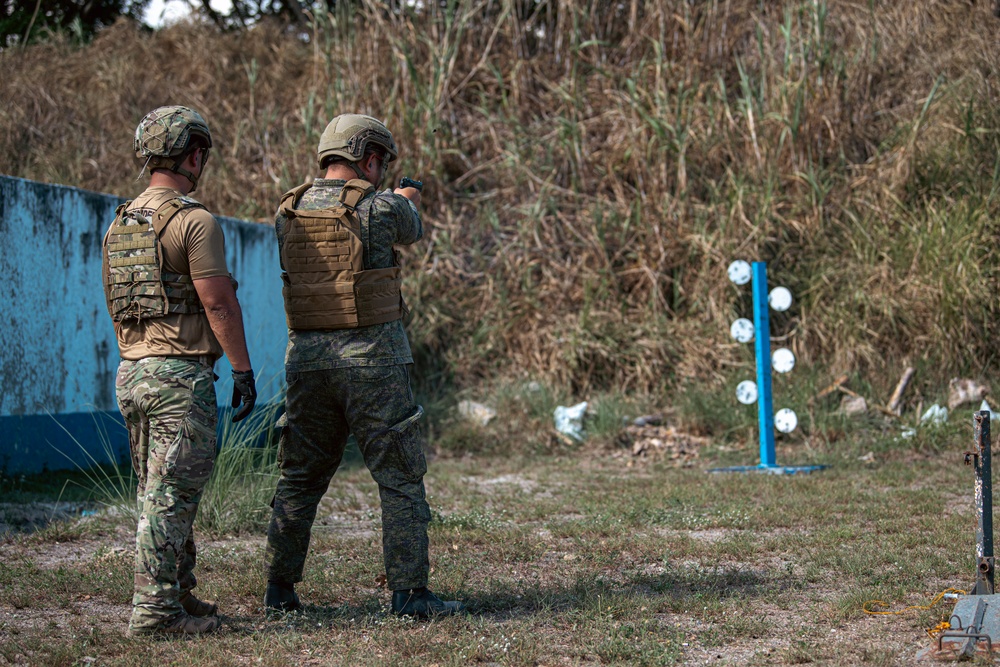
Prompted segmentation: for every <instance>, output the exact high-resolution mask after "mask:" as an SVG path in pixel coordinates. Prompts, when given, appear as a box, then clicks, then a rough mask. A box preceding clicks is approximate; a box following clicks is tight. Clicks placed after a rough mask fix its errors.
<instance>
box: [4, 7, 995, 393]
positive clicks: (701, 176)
mask: <svg viewBox="0 0 1000 667" xmlns="http://www.w3.org/2000/svg"><path fill="white" fill-rule="evenodd" d="M997 26H998V24H997V23H996V19H995V18H994V17H992V15H991V14H990V12H989V7H986V6H984V5H982V4H981V3H980V4H969V3H942V2H937V1H936V0H916V1H915V2H910V3H893V2H857V1H855V0H810V1H808V2H803V1H798V0H796V1H793V0H784V1H782V2H760V1H759V0H729V1H727V2H720V1H716V0H712V1H709V2H700V3H689V2H681V1H680V0H653V1H651V2H638V1H637V0H631V1H630V2H625V3H583V2H578V1H577V0H568V1H566V2H560V3H512V2H508V1H507V0H450V1H449V2H445V3H428V4H423V5H420V6H419V7H418V6H414V7H409V8H399V9H390V8H389V6H387V5H385V4H383V3H375V2H372V1H370V0H365V1H363V2H360V3H357V4H352V3H337V5H336V10H335V11H334V12H332V13H329V14H322V13H318V14H316V15H314V17H313V24H312V26H311V27H310V29H309V30H308V31H307V32H306V33H302V34H300V33H298V32H297V31H295V30H293V29H291V28H289V27H287V26H283V25H278V24H275V23H262V24H260V25H257V26H255V27H253V28H252V29H250V30H247V31H242V32H232V33H219V32H217V31H216V30H215V29H214V28H212V27H211V26H209V25H207V24H206V23H201V22H197V21H195V22H192V23H188V24H183V25H178V26H175V27H171V28H168V29H164V30H161V31H158V32H155V33H153V34H144V33H142V32H141V31H140V30H139V29H138V28H136V27H135V26H133V25H131V24H129V23H127V22H123V23H120V24H118V25H115V26H114V27H112V28H110V29H108V30H106V31H104V32H102V33H101V34H99V35H98V36H97V37H96V39H94V41H93V42H92V43H90V44H87V45H78V44H77V43H75V42H74V41H73V40H72V39H70V38H69V37H65V36H63V37H60V36H56V37H54V38H53V39H52V40H51V41H50V42H48V43H44V44H38V45H33V46H31V47H29V48H27V49H25V50H20V49H18V50H16V51H11V50H7V51H3V52H2V53H0V93H2V95H3V97H4V99H5V100H8V102H7V103H6V104H5V105H3V108H0V128H2V129H3V130H4V131H3V132H0V171H2V172H5V173H10V174H15V175H18V176H24V177H28V178H36V179H40V180H46V181H54V182H60V183H67V184H71V185H78V186H81V187H86V188H90V189H95V190H102V191H108V192H114V193H118V194H121V195H129V194H133V193H134V192H135V191H136V190H137V189H138V188H139V187H140V185H139V184H136V183H134V182H133V180H132V179H133V178H134V175H135V172H136V171H137V166H136V165H135V163H134V160H133V158H132V156H131V153H130V149H131V133H132V130H133V128H134V126H135V123H136V122H137V120H138V119H139V118H140V117H141V116H142V115H143V114H144V113H145V112H146V111H148V110H149V109H150V108H152V107H154V106H156V105H159V104H165V103H184V104H190V105H193V106H195V107H197V108H199V109H200V110H202V111H203V112H204V114H205V116H206V117H207V118H208V119H209V122H210V124H211V126H212V129H213V133H214V135H215V137H216V145H217V147H218V148H217V150H216V157H215V158H213V162H212V163H211V168H210V173H209V174H208V175H207V176H206V179H205V180H204V182H203V185H202V186H201V187H200V188H199V196H200V197H202V198H203V200H204V201H205V202H206V203H207V204H208V205H209V206H210V207H211V208H212V209H213V210H217V211H219V212H221V213H227V214H234V215H241V216H245V217H250V218H253V219H259V220H261V221H268V220H269V219H270V216H271V213H272V211H273V209H274V207H275V205H276V202H277V201H278V198H279V196H280V193H281V192H282V191H284V190H285V189H287V188H289V187H291V186H293V185H295V184H297V183H298V182H300V181H303V180H305V179H307V178H310V177H311V176H313V175H315V173H316V168H315V164H314V156H315V144H316V142H317V139H318V136H319V133H320V132H321V131H322V128H323V126H324V125H325V123H326V122H327V121H328V120H329V119H330V118H331V117H332V116H333V115H335V114H337V113H341V112H347V111H360V112H365V113H371V114H373V115H376V116H378V117H380V118H384V119H385V120H386V122H387V123H388V125H389V127H390V128H391V129H392V131H393V132H394V135H395V137H396V139H397V142H398V143H399V145H400V147H401V154H400V160H399V161H398V163H396V164H395V165H394V173H393V176H395V177H398V176H401V175H412V176H416V177H419V178H421V179H422V180H424V182H425V183H426V187H425V191H424V211H425V214H424V222H425V228H426V238H425V239H424V240H423V241H422V242H421V243H420V244H418V245H416V246H414V247H412V248H408V249H406V250H405V252H404V257H405V265H406V266H405V269H406V276H407V278H406V280H407V284H406V286H405V291H406V293H407V298H408V301H409V303H410V305H411V307H412V310H413V313H414V315H413V319H412V322H411V323H410V325H409V328H410V336H411V341H412V343H413V346H414V348H415V352H416V353H417V357H418V364H419V367H418V369H417V372H416V374H415V375H416V377H417V378H420V379H421V381H423V379H426V381H427V383H428V386H429V387H438V388H440V387H442V386H445V385H447V386H452V387H458V388H462V387H468V386H472V385H474V384H475V383H478V382H480V381H482V380H483V379H484V378H494V377H496V376H510V377H511V378H525V379H531V378H535V379H539V380H543V381H545V382H548V383H552V384H553V385H558V386H562V387H567V388H568V389H569V390H570V391H571V392H573V393H577V394H582V393H586V392H589V391H591V390H595V389H596V390H608V391H627V392H635V391H639V392H653V393H656V392H671V391H672V390H675V389H678V388H681V387H685V386H691V383H695V384H698V385H699V386H703V387H708V388H711V387H715V386H719V384H720V383H722V382H723V381H728V379H729V378H730V377H731V376H732V375H733V374H734V373H742V372H743V371H744V370H745V369H746V368H747V365H748V364H749V363H750V362H749V360H748V358H747V355H746V354H745V353H744V351H742V350H741V348H739V346H736V345H734V344H732V343H731V342H730V341H729V340H728V336H727V331H728V325H729V323H730V321H731V320H732V319H733V318H734V317H736V316H740V315H746V314H747V312H748V310H747V309H748V302H747V299H746V297H745V295H743V293H742V292H741V291H740V290H737V289H735V288H734V287H733V286H732V285H730V284H729V283H728V282H727V280H726V277H725V267H726V265H727V264H728V263H729V262H730V261H731V260H733V259H736V258H745V259H748V260H763V261H767V262H768V263H769V266H770V275H771V278H772V280H773V281H774V282H775V283H782V284H785V285H787V286H788V287H789V288H790V289H791V290H792V292H793V294H794V295H795V299H796V302H795V306H794V308H793V310H792V311H791V313H790V314H789V316H787V317H785V318H784V319H783V320H781V321H780V322H778V324H779V330H777V331H776V335H781V336H784V337H785V338H784V341H783V342H784V343H785V344H786V345H787V346H789V347H791V348H792V349H793V351H794V352H795V353H796V355H797V356H798V358H799V360H800V363H802V364H806V365H811V366H814V367H817V368H820V369H822V371H823V372H825V373H827V374H828V375H836V374H840V373H842V372H847V373H854V374H856V375H859V376H863V377H864V378H865V381H870V382H871V383H872V384H873V386H874V387H875V388H876V390H877V391H880V392H884V393H886V394H887V393H888V391H889V390H891V386H892V384H893V383H894V382H895V380H896V377H897V376H896V371H897V370H898V368H899V367H900V366H901V365H902V364H904V363H910V364H916V365H919V366H921V368H922V369H924V370H923V371H922V373H923V375H922V379H923V381H925V382H928V383H931V384H933V383H937V384H938V385H939V386H943V383H944V382H945V381H946V380H947V378H948V377H950V376H952V375H957V374H960V373H963V374H972V375H989V374H992V373H993V372H995V371H997V370H998V360H997V357H996V355H995V354H994V352H993V347H994V345H993V341H994V340H995V339H996V334H997V333H1000V332H998V331H997V325H996V324H995V322H996V320H997V317H996V315H997V312H996V311H997V308H998V307H1000V306H998V305H997V303H996V299H995V298H992V295H993V294H995V293H996V292H997V288H998V281H997V272H996V269H995V268H994V267H996V266H997V265H998V262H997V259H998V258H997V255H996V253H997V251H996V250H995V244H992V243H988V242H984V240H985V239H990V238H993V237H994V236H995V233H996V229H995V227H996V223H995V222H994V220H996V219H997V212H998V211H997V208H998V206H997V196H996V194H997V190H998V187H997V186H998V183H1000V162H998V160H997V155H998V152H1000V151H998V149H1000V142H998V127H1000V122H998V121H1000V112H998V111H997V110H998V109H1000V104H998V103H997V99H996V91H995V87H993V86H992V84H991V83H990V82H991V81H992V80H993V79H995V78H996V75H997V72H998V66H1000V55H998V51H997V50H996V49H995V48H994V42H995V30H996V28H997ZM179 54H193V55H185V56H184V57H183V58H180V56H179ZM181 61H182V62H181ZM153 64H155V66H152V65H153Z"/></svg>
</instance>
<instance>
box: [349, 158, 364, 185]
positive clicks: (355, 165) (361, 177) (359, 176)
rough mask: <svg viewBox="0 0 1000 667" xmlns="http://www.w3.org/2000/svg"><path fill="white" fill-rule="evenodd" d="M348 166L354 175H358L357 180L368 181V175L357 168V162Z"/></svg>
mask: <svg viewBox="0 0 1000 667" xmlns="http://www.w3.org/2000/svg"><path fill="white" fill-rule="evenodd" d="M350 165H351V169H353V170H354V173H355V174H357V175H358V178H360V179H361V180H362V181H367V180H368V175H367V174H366V173H365V172H363V171H361V167H359V166H358V163H357V162H351V163H350Z"/></svg>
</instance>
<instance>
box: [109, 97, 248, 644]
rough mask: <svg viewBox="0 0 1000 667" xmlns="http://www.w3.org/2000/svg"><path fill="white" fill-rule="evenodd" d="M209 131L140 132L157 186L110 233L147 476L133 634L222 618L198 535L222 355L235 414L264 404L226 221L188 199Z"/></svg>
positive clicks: (137, 145) (127, 382) (135, 455)
mask: <svg viewBox="0 0 1000 667" xmlns="http://www.w3.org/2000/svg"><path fill="white" fill-rule="evenodd" d="M211 146H212V136H211V134H210V133H209V130H208V126H207V125H206V124H205V121H204V119H203V118H202V117H201V116H200V115H199V114H198V113H197V112H195V111H193V110H191V109H188V108H186V107H178V106H168V107H160V108H157V109H155V110H153V111H152V112H150V113H149V114H147V115H146V116H145V117H144V118H143V119H142V121H141V122H140V123H139V126H138V127H137V128H136V132H135V141H134V149H135V151H136V156H137V157H138V158H139V159H141V160H144V161H145V164H144V166H143V169H144V170H145V169H147V168H148V169H149V173H150V182H149V187H148V188H147V189H146V190H145V191H144V192H143V193H142V194H140V195H139V196H138V197H137V198H136V199H134V200H131V201H128V202H126V203H124V204H122V205H121V206H120V207H119V208H118V211H117V212H116V215H115V220H114V222H112V223H111V226H110V227H109V229H108V232H107V234H106V235H105V237H104V246H103V247H104V250H103V255H104V262H103V264H104V290H105V296H106V298H107V303H108V311H109V313H110V314H111V318H112V320H113V322H114V326H115V333H116V336H117V339H118V347H119V351H120V353H121V364H120V365H119V367H118V377H117V379H116V383H115V390H116V395H117V400H118V407H119V409H120V410H121V413H122V416H123V417H124V418H125V424H126V426H127V427H128V431H129V443H130V446H131V451H132V464H133V466H134V468H135V471H136V475H137V476H138V480H139V489H138V502H139V509H140V512H141V514H140V517H139V523H138V527H137V529H136V557H135V593H134V596H133V599H132V618H131V620H130V621H129V634H130V635H144V634H151V633H159V632H163V633H174V634H199V633H205V632H211V631H213V630H215V629H216V628H217V627H218V626H219V618H218V616H217V614H216V605H215V603H214V602H203V601H201V600H199V599H197V598H196V597H195V596H194V595H193V594H192V593H191V590H192V589H193V588H194V587H195V584H196V581H195V576H194V567H195V557H196V551H195V545H194V537H193V535H192V531H191V525H192V523H193V522H194V518H195V513H196V512H197V510H198V501H199V499H200V498H201V493H202V489H203V488H204V486H205V483H206V482H207V481H208V478H209V475H210V474H211V472H212V465H213V463H214V461H215V442H216V421H217V407H216V399H215V385H214V382H215V375H214V373H213V366H214V364H215V361H216V360H217V359H218V358H219V357H220V356H221V355H222V354H223V353H225V354H226V355H227V357H228V358H229V360H230V362H231V363H232V366H233V369H234V371H233V380H234V385H235V388H234V392H233V407H237V406H241V408H240V410H239V411H238V412H237V413H236V415H235V416H234V418H233V421H237V420H239V419H243V418H244V417H246V416H247V415H248V414H249V413H250V411H251V410H252V409H253V406H254V402H255V400H256V389H255V387H254V377H253V371H252V370H251V368H250V357H249V355H248V353H247V347H246V340H245V336H244V332H243V316H242V311H241V310H240V305H239V302H238V301H237V299H236V290H235V281H233V280H232V277H231V276H230V274H229V271H228V270H227V269H226V258H225V246H224V239H223V236H222V229H221V228H220V227H219V224H218V223H217V222H216V220H215V218H214V217H213V216H212V215H211V214H210V213H208V211H206V210H205V208H204V207H203V206H202V205H201V204H200V203H198V202H197V201H196V200H194V199H192V198H190V197H188V196H187V195H188V194H189V193H191V192H192V191H194V189H195V187H196V186H197V183H198V178H199V177H200V176H201V174H202V171H203V170H204V166H205V161H206V160H207V159H208V151H209V148H211Z"/></svg>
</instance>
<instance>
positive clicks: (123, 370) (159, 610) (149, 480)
mask: <svg viewBox="0 0 1000 667" xmlns="http://www.w3.org/2000/svg"><path fill="white" fill-rule="evenodd" d="M214 382H215V378H214V376H213V373H212V368H211V367H210V366H209V365H208V364H205V363H201V362H199V361H197V360H193V359H183V358H170V357H150V358H146V359H141V360H139V361H125V360H122V362H121V364H120V365H119V366H118V377H117V380H116V382H115V392H116V395H117V399H118V408H119V409H120V410H121V413H122V416H123V417H124V418H125V424H126V425H127V426H128V431H129V444H130V446H131V450H132V466H133V468H135V472H136V475H137V476H138V479H139V489H138V495H137V499H138V503H139V510H140V516H139V525H138V527H137V528H136V536H135V544H136V553H135V595H134V596H133V598H132V618H131V620H130V622H129V627H131V628H133V629H141V628H149V627H155V626H157V625H159V624H161V623H164V622H165V621H169V620H170V619H172V618H174V617H176V616H177V615H179V614H180V613H181V611H182V609H181V605H180V602H179V598H180V596H181V594H182V593H185V592H187V591H189V590H191V589H192V588H194V586H195V584H196V580H195V576H194V571H193V570H194V566H195V559H196V550H195V545H194V536H193V535H192V531H191V524H192V523H193V522H194V518H195V514H196V512H197V511H198V501H199V500H200V499H201V493H202V490H203V489H204V487H205V483H206V482H207V481H208V478H209V476H210V475H211V473H212V466H213V464H214V462H215V441H216V435H215V427H216V421H217V419H218V417H217V407H216V401H215V384H214Z"/></svg>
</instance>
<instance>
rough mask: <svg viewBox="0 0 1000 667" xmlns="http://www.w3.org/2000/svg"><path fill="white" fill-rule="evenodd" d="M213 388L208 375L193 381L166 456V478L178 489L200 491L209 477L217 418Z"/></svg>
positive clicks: (213, 458) (213, 454)
mask: <svg viewBox="0 0 1000 667" xmlns="http://www.w3.org/2000/svg"><path fill="white" fill-rule="evenodd" d="M215 409H216V407H215V385H214V383H213V381H212V377H211V371H208V372H207V373H205V374H204V375H201V376H199V377H197V378H195V380H194V382H193V383H192V386H191V401H190V404H189V406H188V412H187V414H186V415H185V416H184V418H183V420H182V422H181V424H180V428H179V429H178V433H177V439H176V441H175V442H174V444H173V446H172V447H170V450H169V451H168V452H167V457H166V469H167V474H168V475H169V476H170V477H172V478H174V479H175V480H177V483H178V485H183V486H188V487H189V488H191V489H192V490H200V489H201V487H203V486H204V484H205V483H206V482H207V481H208V478H209V476H210V475H211V474H212V466H213V464H214V463H215V444H216V432H215V428H216V421H217V419H216V415H215V413H214V410H215Z"/></svg>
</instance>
